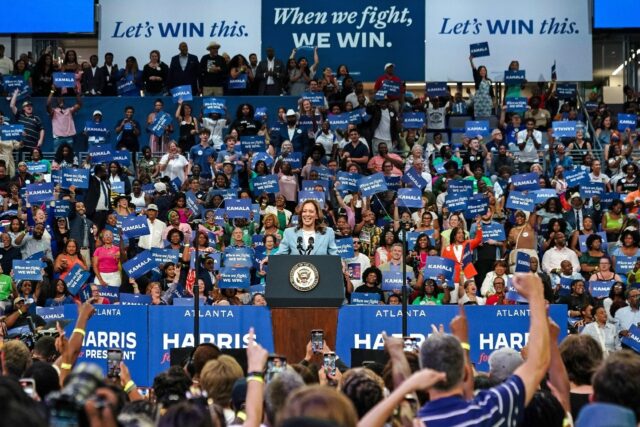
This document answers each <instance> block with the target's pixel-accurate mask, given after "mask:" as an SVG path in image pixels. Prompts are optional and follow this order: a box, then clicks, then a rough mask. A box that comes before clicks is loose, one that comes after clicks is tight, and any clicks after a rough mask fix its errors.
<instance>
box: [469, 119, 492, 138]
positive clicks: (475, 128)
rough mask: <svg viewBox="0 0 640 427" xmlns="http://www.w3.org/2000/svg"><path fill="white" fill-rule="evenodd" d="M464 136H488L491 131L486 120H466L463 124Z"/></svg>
mask: <svg viewBox="0 0 640 427" xmlns="http://www.w3.org/2000/svg"><path fill="white" fill-rule="evenodd" d="M464 134H465V136H468V137H469V138H475V137H477V136H478V135H480V136H483V137H485V136H489V135H490V134H491V129H490V128H489V121H488V120H467V121H466V122H465V124H464Z"/></svg>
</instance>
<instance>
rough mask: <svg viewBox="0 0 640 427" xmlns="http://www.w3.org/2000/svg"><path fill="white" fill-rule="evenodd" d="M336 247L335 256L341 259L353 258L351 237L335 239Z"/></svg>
mask: <svg viewBox="0 0 640 427" xmlns="http://www.w3.org/2000/svg"><path fill="white" fill-rule="evenodd" d="M336 247H337V248H338V250H337V252H336V255H338V256H339V257H340V258H342V259H345V258H353V257H354V256H355V253H354V252H353V237H343V238H341V239H336Z"/></svg>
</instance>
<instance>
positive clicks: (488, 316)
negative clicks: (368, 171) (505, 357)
mask: <svg viewBox="0 0 640 427" xmlns="http://www.w3.org/2000/svg"><path fill="white" fill-rule="evenodd" d="M392 307H393V306H371V307H364V306H358V307H354V306H344V307H342V308H341V309H340V312H339V314H338V332H337V336H336V353H338V355H339V356H340V358H341V359H342V360H343V361H344V362H345V363H346V364H347V365H350V364H351V349H352V348H360V349H375V350H382V349H383V348H384V342H383V340H382V331H386V332H387V334H389V335H391V334H393V335H394V336H401V334H402V310H401V309H400V308H392ZM465 311H466V314H467V318H468V320H469V345H470V346H471V361H472V362H473V363H474V364H475V367H476V369H477V370H479V371H487V372H488V370H489V364H488V360H489V355H490V354H491V352H492V351H493V350H497V349H499V348H502V347H511V348H513V349H516V350H520V349H521V348H522V347H523V346H524V345H525V344H526V343H527V339H528V336H529V334H528V332H529V308H528V307H527V306H526V305H521V306H467V307H465ZM457 314H458V307H455V306H451V305H449V306H428V307H418V306H411V307H409V310H408V312H407V324H408V333H409V335H410V336H412V337H415V338H417V339H418V344H419V345H421V344H422V342H423V341H424V340H425V339H426V338H427V337H428V336H429V335H430V334H431V326H430V325H431V324H434V325H438V324H443V325H445V329H446V330H447V331H448V329H449V322H451V319H453V318H454V317H455V316H456V315H457ZM549 316H551V318H552V319H553V320H554V322H556V323H557V324H559V325H565V324H566V322H567V306H566V305H551V306H549ZM154 335H155V334H154ZM565 336H566V328H563V329H562V333H561V334H560V337H559V341H562V339H563V338H564V337H565ZM152 339H153V336H152ZM152 350H153V348H152Z"/></svg>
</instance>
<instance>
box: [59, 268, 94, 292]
mask: <svg viewBox="0 0 640 427" xmlns="http://www.w3.org/2000/svg"><path fill="white" fill-rule="evenodd" d="M89 277H91V272H90V271H88V270H85V269H83V268H82V267H81V266H80V264H76V265H74V266H73V268H72V269H71V271H70V272H69V274H67V276H66V277H65V278H64V281H65V282H66V284H67V289H69V292H71V295H78V292H80V290H81V289H82V287H83V286H84V284H85V283H87V280H89Z"/></svg>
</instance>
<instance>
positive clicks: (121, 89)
mask: <svg viewBox="0 0 640 427" xmlns="http://www.w3.org/2000/svg"><path fill="white" fill-rule="evenodd" d="M116 88H117V90H118V95H121V96H124V95H129V94H134V93H135V92H137V90H138V88H137V87H136V83H135V82H134V81H133V80H131V79H120V80H118V82H117V83H116Z"/></svg>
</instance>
